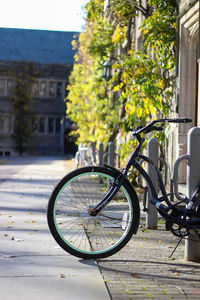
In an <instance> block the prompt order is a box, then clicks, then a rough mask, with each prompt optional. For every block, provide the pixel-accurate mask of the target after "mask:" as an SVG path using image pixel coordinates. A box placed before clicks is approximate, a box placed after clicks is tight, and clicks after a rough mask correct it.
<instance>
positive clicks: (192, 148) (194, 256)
mask: <svg viewBox="0 0 200 300" xmlns="http://www.w3.org/2000/svg"><path fill="white" fill-rule="evenodd" d="M187 147H188V148H187V149H188V150H187V151H188V154H189V163H188V168H187V193H188V196H189V198H191V197H192V194H193V193H194V191H195V189H196V187H197V185H198V184H199V182H200V161H199V149H200V127H193V128H191V129H190V130H189V132H188V145H187ZM185 259H186V260H189V261H200V243H199V239H198V237H197V236H196V235H195V234H191V235H189V237H188V238H187V239H186V241H185Z"/></svg>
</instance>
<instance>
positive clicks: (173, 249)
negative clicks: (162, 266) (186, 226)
mask: <svg viewBox="0 0 200 300" xmlns="http://www.w3.org/2000/svg"><path fill="white" fill-rule="evenodd" d="M182 239H183V236H181V238H180V240H179V241H178V243H177V244H176V246H175V248H174V249H173V251H172V253H171V254H170V256H169V258H171V257H172V255H173V254H174V252H175V251H176V249H177V248H178V246H179V245H180V243H181V241H182Z"/></svg>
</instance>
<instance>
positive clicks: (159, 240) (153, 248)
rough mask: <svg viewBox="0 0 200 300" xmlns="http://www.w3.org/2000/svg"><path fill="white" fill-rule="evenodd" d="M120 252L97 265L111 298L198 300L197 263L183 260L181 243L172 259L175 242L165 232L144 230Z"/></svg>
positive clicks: (160, 227) (162, 228) (199, 278)
mask: <svg viewBox="0 0 200 300" xmlns="http://www.w3.org/2000/svg"><path fill="white" fill-rule="evenodd" d="M142 225H145V220H144V219H143V220H141V227H140V229H139V231H138V234H137V235H135V236H133V237H132V239H131V240H130V241H129V243H128V245H127V246H125V247H124V248H123V249H122V250H121V251H120V252H119V253H117V254H115V255H113V256H111V257H109V258H106V259H104V260H100V261H99V262H98V264H99V267H100V270H101V273H102V276H103V278H104V281H105V283H106V285H107V287H108V290H109V293H110V296H111V299H113V300H117V299H123V300H124V299H134V300H145V299H156V300H162V299H163V300H164V299H166V300H176V299H179V300H183V299H192V300H193V299H200V264H198V263H192V262H186V261H184V241H182V243H181V245H180V246H179V247H178V249H177V250H176V252H175V254H174V255H173V256H172V258H170V259H169V256H170V254H171V252H172V250H173V248H174V247H175V245H176V243H177V241H178V239H177V238H176V237H174V236H172V234H171V233H170V232H167V231H166V230H165V225H164V224H163V222H162V221H161V220H160V221H159V223H158V230H146V229H145V226H142Z"/></svg>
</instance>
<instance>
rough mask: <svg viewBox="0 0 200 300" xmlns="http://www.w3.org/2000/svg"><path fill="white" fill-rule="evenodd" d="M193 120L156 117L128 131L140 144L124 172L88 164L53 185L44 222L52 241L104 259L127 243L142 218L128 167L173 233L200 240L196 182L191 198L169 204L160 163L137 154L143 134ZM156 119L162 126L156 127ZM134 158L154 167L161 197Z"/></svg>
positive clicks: (199, 189)
mask: <svg viewBox="0 0 200 300" xmlns="http://www.w3.org/2000/svg"><path fill="white" fill-rule="evenodd" d="M191 121H192V120H191V119H188V118H179V119H159V120H155V121H152V122H151V123H150V124H148V125H146V126H139V127H137V128H135V129H134V130H133V132H132V134H133V137H135V138H136V139H137V141H138V145H137V146H136V148H135V150H134V151H133V153H132V155H131V157H130V159H129V161H128V163H127V165H126V167H125V168H124V169H123V170H122V171H119V170H117V169H115V168H113V167H111V166H108V165H106V166H105V167H97V166H88V167H84V168H81V169H77V170H74V171H72V172H71V173H69V174H68V175H66V176H65V177H64V178H63V179H62V180H61V181H60V182H59V183H58V185H57V186H56V187H55V189H54V191H53V192H52V195H51V197H50V199H49V203H48V212H47V218H48V224H49V228H50V231H51V233H52V235H53V237H54V239H55V240H56V242H57V243H58V244H59V245H60V246H61V247H62V248H63V249H64V250H65V251H67V252H68V253H70V254H72V255H74V256H77V257H80V258H84V259H87V258H95V259H96V258H105V257H108V256H110V255H113V254H114V253H116V252H118V251H119V250H121V249H122V248H123V247H124V246H125V245H126V244H127V243H128V241H129V240H130V238H131V237H132V235H133V234H136V233H137V230H138V227H139V221H140V205H139V200H138V197H137V194H136V191H135V189H134V187H133V186H132V184H131V183H130V182H129V180H128V179H127V173H128V170H129V169H130V167H131V166H133V167H134V168H136V169H137V170H138V171H139V173H140V174H141V175H142V177H143V178H144V179H145V181H146V182H147V184H148V186H149V188H150V191H151V195H152V199H151V200H150V202H151V203H152V204H153V205H154V206H155V207H156V209H157V210H158V212H159V213H160V215H161V216H162V217H164V218H165V220H166V221H167V222H168V227H169V229H170V230H171V232H172V233H173V234H174V235H175V236H178V237H180V240H181V239H182V238H184V237H186V236H187V235H189V234H190V233H191V232H195V233H196V234H198V236H199V238H200V234H199V232H198V230H199V229H200V201H199V200H198V201H197V199H198V194H199V193H200V185H199V186H198V187H197V189H196V191H195V193H194V195H193V197H192V198H191V199H187V198H186V197H185V199H184V200H182V201H179V202H177V203H175V202H173V203H171V202H170V200H169V199H168V197H169V194H167V192H166V190H165V186H164V184H163V181H162V177H161V174H160V171H159V169H158V167H157V166H155V164H154V163H153V162H152V160H150V159H149V158H148V157H146V156H144V155H142V154H140V152H141V148H142V145H143V143H144V141H145V138H144V137H141V134H147V133H150V132H152V131H161V130H163V129H164V124H165V123H172V122H173V123H188V122H191ZM157 123H160V126H158V125H157V126H156V124H157ZM137 158H139V159H142V160H143V161H146V162H147V163H148V164H150V165H151V166H152V167H153V169H154V170H155V173H156V176H157V179H158V183H159V187H160V193H161V196H158V194H157V192H156V189H155V187H154V185H153V183H152V181H151V178H150V177H149V176H148V174H147V173H146V171H145V170H144V169H143V168H142V166H141V165H140V164H139V163H138V162H137ZM177 246H178V244H177ZM177 246H176V247H177ZM174 251H175V250H174Z"/></svg>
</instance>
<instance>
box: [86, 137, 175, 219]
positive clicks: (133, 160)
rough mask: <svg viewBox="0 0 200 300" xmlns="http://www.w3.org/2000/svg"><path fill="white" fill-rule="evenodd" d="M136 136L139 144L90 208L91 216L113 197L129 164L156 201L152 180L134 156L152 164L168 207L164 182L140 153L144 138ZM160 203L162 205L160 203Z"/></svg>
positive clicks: (155, 169)
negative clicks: (102, 194) (95, 204)
mask: <svg viewBox="0 0 200 300" xmlns="http://www.w3.org/2000/svg"><path fill="white" fill-rule="evenodd" d="M136 137H137V140H138V142H139V145H138V146H137V147H136V148H135V150H134V152H133V153H132V155H131V157H130V159H129V161H128V163H127V165H126V167H125V168H124V169H123V171H122V173H121V174H120V175H119V177H118V178H117V179H116V180H115V181H114V182H113V183H112V186H111V188H110V189H109V191H108V192H107V194H106V195H105V197H104V198H103V200H102V201H101V202H100V203H99V204H98V205H97V206H96V207H94V208H93V209H92V211H91V215H92V216H95V215H97V214H98V213H99V212H100V211H101V210H102V209H103V208H104V207H105V206H106V205H107V204H108V203H109V202H110V201H111V200H112V199H113V197H114V196H115V195H116V193H117V192H118V191H119V189H120V187H121V185H122V184H123V182H124V180H125V178H126V175H127V173H128V170H129V169H130V167H131V166H133V167H135V168H136V169H137V170H138V171H139V172H140V173H141V175H142V176H143V178H144V179H145V180H146V182H147V183H148V186H149V188H150V191H151V195H152V197H153V199H156V201H158V195H157V192H156V189H155V187H154V185H153V182H152V180H151V178H150V177H149V175H148V174H147V172H146V171H145V170H144V169H143V168H142V167H141V166H140V165H139V163H138V162H137V161H136V158H141V159H143V160H144V161H146V162H147V163H148V164H150V165H151V166H152V168H153V169H154V171H155V173H156V176H157V179H158V183H159V187H160V190H161V193H162V196H163V200H164V201H165V202H166V203H167V204H168V206H169V207H170V205H171V203H170V201H169V200H168V197H167V193H166V191H165V187H164V183H163V180H162V177H161V174H160V171H159V169H158V167H157V166H156V165H155V164H154V162H153V161H152V160H151V159H150V158H148V157H146V156H144V155H141V154H140V151H141V147H142V144H143V142H144V139H141V137H140V136H139V135H138V136H136ZM107 167H108V168H110V169H113V168H112V167H110V166H107ZM160 205H162V204H160ZM169 209H170V208H169Z"/></svg>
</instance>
